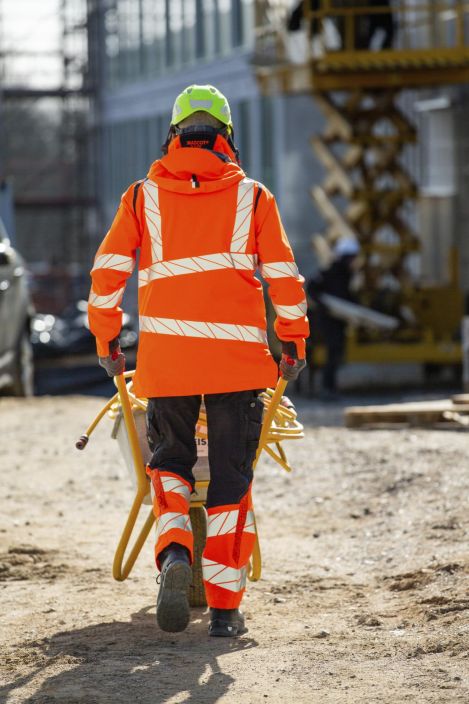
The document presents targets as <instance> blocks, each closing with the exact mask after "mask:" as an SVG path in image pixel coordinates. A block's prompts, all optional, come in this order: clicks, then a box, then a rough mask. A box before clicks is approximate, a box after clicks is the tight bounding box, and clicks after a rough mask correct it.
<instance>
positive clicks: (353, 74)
mask: <svg viewBox="0 0 469 704" xmlns="http://www.w3.org/2000/svg"><path fill="white" fill-rule="evenodd" d="M279 4H281V3H278V2H272V3H269V2H264V3H261V5H262V7H263V11H264V22H265V26H264V27H262V26H261V25H262V19H261V18H260V17H259V18H258V22H259V25H260V26H259V27H258V42H257V48H256V52H255V57H256V58H255V63H256V74H257V77H258V80H259V83H260V86H261V90H262V91H263V92H264V93H265V94H274V93H279V92H280V93H287V94H288V93H289V94H295V93H296V94H298V93H310V94H312V95H313V97H314V99H315V101H316V103H317V104H318V105H319V107H320V109H321V111H322V112H323V114H324V116H325V118H326V121H325V129H324V132H323V133H322V134H321V135H317V136H314V137H313V138H312V140H311V141H312V146H313V149H314V151H315V153H316V155H317V157H318V158H319V160H320V161H321V163H322V164H323V165H324V167H325V169H326V172H327V173H326V176H325V178H324V181H323V183H322V184H321V185H317V186H315V187H314V188H313V189H312V197H313V200H314V202H315V204H316V206H317V208H318V209H319V211H320V212H321V214H322V216H323V218H324V219H325V221H326V223H327V228H326V231H325V233H323V235H320V236H318V237H321V238H322V239H323V241H325V242H326V243H328V245H329V246H330V249H332V247H333V245H334V242H335V241H336V240H337V239H338V238H339V237H342V236H344V235H345V236H348V237H352V238H353V239H356V240H357V242H358V243H359V244H360V250H361V256H362V262H363V263H362V270H361V275H362V286H361V289H360V302H361V303H362V304H363V305H365V306H368V307H371V308H373V307H374V308H376V309H378V310H381V311H382V312H386V313H389V314H391V315H396V316H399V317H401V319H402V324H401V325H400V326H399V328H398V329H397V330H396V331H395V332H392V333H387V334H386V338H384V337H383V335H382V334H381V333H378V332H373V331H369V330H364V329H361V328H360V329H357V328H350V329H349V332H348V345H347V359H348V360H349V361H356V362H380V361H381V362H418V363H422V364H428V365H457V364H459V363H460V362H461V357H462V353H461V345H460V343H459V327H460V322H461V318H462V315H463V295H462V292H461V289H460V285H459V261H458V252H457V251H456V249H455V248H452V249H450V251H448V264H449V266H448V277H447V282H446V283H444V284H434V285H428V284H419V283H418V282H416V281H415V280H414V279H413V278H412V277H411V276H410V275H409V266H408V264H409V259H410V258H411V257H412V255H414V254H415V253H418V252H420V251H421V247H422V245H421V241H420V238H419V236H418V234H417V233H416V232H414V231H413V229H412V227H411V226H410V224H409V222H408V220H407V218H406V217H405V214H404V212H405V209H406V208H407V209H408V208H409V206H412V204H413V202H414V201H415V200H416V198H417V197H418V188H417V185H416V183H415V182H414V181H413V179H412V177H411V176H410V174H409V173H408V172H407V170H406V169H405V168H404V166H403V165H402V159H401V157H402V153H403V150H404V149H405V147H406V146H407V145H409V144H415V143H418V134H417V130H416V128H415V126H414V125H413V124H412V122H411V120H410V119H409V117H408V116H407V115H406V114H405V113H404V111H403V110H402V108H401V105H400V102H399V99H400V97H401V95H402V92H403V91H405V90H407V89H413V90H415V89H419V88H429V87H432V86H441V85H457V84H465V83H468V82H469V3H465V2H462V1H460V0H444V1H443V0H442V1H441V2H439V1H434V2H429V1H428V0H425V1H423V0H414V1H413V2H405V1H404V2H399V3H398V2H393V3H390V4H388V5H383V6H380V7H378V6H372V5H371V4H370V2H369V1H368V0H363V1H361V2H353V1H350V0H318V3H317V9H316V10H314V11H313V10H311V9H310V3H309V2H308V1H307V0H305V2H304V9H303V12H304V22H305V25H306V26H307V27H308V31H309V36H308V41H307V44H306V47H305V48H306V55H305V57H304V61H303V62H302V63H292V62H291V61H289V60H288V56H287V54H286V51H285V50H282V46H283V47H284V46H285V44H282V41H281V38H282V37H283V38H284V39H285V37H286V33H285V30H284V28H283V29H282V28H281V27H280V26H279V25H278V26H277V29H278V33H279V35H280V39H279V37H277V38H276V42H275V49H274V51H276V52H277V56H276V57H273V56H272V51H273V49H272V47H273V42H272V33H273V31H274V30H275V27H272V21H271V19H270V18H272V17H274V15H275V13H274V10H275V11H276V12H277V16H278V6H279ZM269 12H270V15H269ZM389 15H392V18H393V22H394V27H395V31H394V39H393V48H387V49H378V50H371V49H359V48H357V43H358V39H357V38H358V37H359V36H360V27H362V26H364V25H363V22H368V21H369V20H370V16H374V18H376V17H389ZM269 21H270V25H269V24H268V22H269ZM327 22H329V23H333V25H334V26H335V27H336V29H337V28H339V30H340V37H339V38H340V42H339V45H338V46H337V45H336V46H335V48H334V49H331V48H328V46H327V41H326V40H325V39H324V36H325V34H326V32H325V27H326V23H327ZM284 26H285V25H284ZM313 29H314V36H313ZM329 29H330V24H329ZM337 33H339V31H338V30H337ZM361 45H363V42H361ZM269 51H270V56H269V55H268V54H269ZM263 57H264V59H265V60H263ZM344 203H345V204H346V205H345V206H344ZM384 277H388V278H389V277H392V279H393V280H394V282H395V283H396V284H397V286H395V293H394V294H392V293H391V294H390V293H389V291H388V292H387V294H386V296H383V295H382V289H381V290H380V285H381V284H380V282H382V281H383V278H384ZM401 311H406V313H407V315H406V316H405V317H404V318H402V316H401V315H400V312H401ZM323 357H324V352H323V350H321V349H319V354H318V351H317V350H316V351H315V362H318V361H319V363H321V362H322V361H323Z"/></svg>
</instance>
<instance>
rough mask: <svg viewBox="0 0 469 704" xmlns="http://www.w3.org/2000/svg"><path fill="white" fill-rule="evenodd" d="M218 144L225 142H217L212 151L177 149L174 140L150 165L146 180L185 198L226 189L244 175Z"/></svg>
mask: <svg viewBox="0 0 469 704" xmlns="http://www.w3.org/2000/svg"><path fill="white" fill-rule="evenodd" d="M218 142H220V143H218ZM222 142H225V140H222V139H220V140H217V142H216V143H215V151H214V152H212V151H209V150H208V149H199V148H198V147H181V145H180V144H179V139H178V138H176V139H175V140H173V142H172V143H171V144H170V145H169V150H168V154H166V156H164V157H163V158H161V159H158V160H157V161H154V162H153V164H152V165H151V167H150V170H149V172H148V178H150V179H151V180H152V181H155V183H157V184H158V186H159V187H160V188H163V189H164V190H167V191H174V192H176V193H185V194H186V195H191V194H193V195H197V194H199V193H212V192H214V191H222V190H224V189H225V188H229V187H230V186H233V185H234V184H236V183H239V181H242V179H243V178H245V176H246V174H245V173H244V171H243V170H242V168H241V167H240V166H238V164H236V163H234V162H233V161H230V156H231V153H228V152H227V149H224V148H223V147H224V145H223V144H222ZM227 146H228V145H227ZM218 154H220V156H219V155H218Z"/></svg>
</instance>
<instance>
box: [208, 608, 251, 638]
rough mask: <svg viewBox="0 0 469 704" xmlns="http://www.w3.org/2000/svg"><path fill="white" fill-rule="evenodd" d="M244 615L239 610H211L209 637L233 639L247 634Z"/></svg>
mask: <svg viewBox="0 0 469 704" xmlns="http://www.w3.org/2000/svg"><path fill="white" fill-rule="evenodd" d="M247 630H248V629H247V628H246V626H245V625H244V615H243V614H242V613H241V611H240V610H239V609H213V608H210V623H209V625H208V634H209V636H221V637H225V638H233V637H234V636H240V635H242V634H243V633H246V632H247Z"/></svg>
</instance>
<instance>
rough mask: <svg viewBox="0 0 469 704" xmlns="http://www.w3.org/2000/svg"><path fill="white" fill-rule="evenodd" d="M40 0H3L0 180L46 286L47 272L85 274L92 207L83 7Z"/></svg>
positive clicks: (20, 241)
mask: <svg viewBox="0 0 469 704" xmlns="http://www.w3.org/2000/svg"><path fill="white" fill-rule="evenodd" d="M41 6H42V4H41V3H34V2H31V0H16V2H15V3H14V4H13V3H11V2H9V1H8V0H1V1H0V46H1V49H0V75H1V88H0V122H1V128H2V130H1V131H2V135H3V137H2V142H1V144H0V179H1V181H2V182H5V181H9V182H10V183H12V184H13V189H12V190H13V204H14V209H15V215H16V218H15V219H16V231H17V232H16V244H17V246H18V248H19V249H20V250H21V252H22V253H23V254H24V256H25V257H26V259H27V261H28V263H29V264H30V266H31V268H32V270H33V272H34V271H35V270H36V271H41V272H45V273H44V276H45V280H46V282H47V272H51V276H52V275H53V272H55V273H57V271H58V270H61V272H62V274H63V276H65V277H66V276H68V275H70V276H71V277H72V272H73V277H74V278H75V279H79V278H80V274H81V272H82V271H83V273H84V272H85V271H86V268H87V267H88V263H89V261H90V257H91V252H92V249H93V240H94V238H95V232H94V229H95V227H96V225H95V207H96V205H95V197H94V193H93V191H92V188H90V168H89V155H90V134H89V128H88V118H87V115H88V110H89V103H90V100H91V99H92V97H93V86H92V85H90V83H89V77H88V76H89V74H88V49H87V3H86V0H57V2H56V6H55V8H51V5H50V4H49V5H48V6H46V7H45V8H44V9H42V10H41ZM49 8H51V9H49ZM34 13H35V14H34ZM32 16H35V17H36V16H37V21H36V24H35V25H33V26H32V25H31V24H28V21H29V22H31V17H32ZM8 28H10V31H8ZM12 30H14V31H12ZM41 33H42V36H41ZM66 271H67V272H68V273H66ZM73 277H72V278H73ZM46 285H47V283H46ZM83 292H84V290H83ZM79 293H80V294H81V291H80V292H79ZM74 297H76V296H75V293H73V292H71V293H70V298H71V299H72V298H74ZM64 303H66V301H64Z"/></svg>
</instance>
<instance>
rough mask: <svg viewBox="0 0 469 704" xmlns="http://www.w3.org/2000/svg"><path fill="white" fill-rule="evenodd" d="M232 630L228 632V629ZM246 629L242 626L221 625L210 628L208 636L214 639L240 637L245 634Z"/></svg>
mask: <svg viewBox="0 0 469 704" xmlns="http://www.w3.org/2000/svg"><path fill="white" fill-rule="evenodd" d="M229 627H230V628H231V629H232V630H231V631H230V630H228V628H229ZM247 631H248V629H247V628H246V626H244V625H242V624H226V625H225V624H223V625H221V624H220V625H215V626H210V629H209V632H208V634H209V636H212V637H214V638H236V637H237V636H242V635H243V634H244V633H247Z"/></svg>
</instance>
